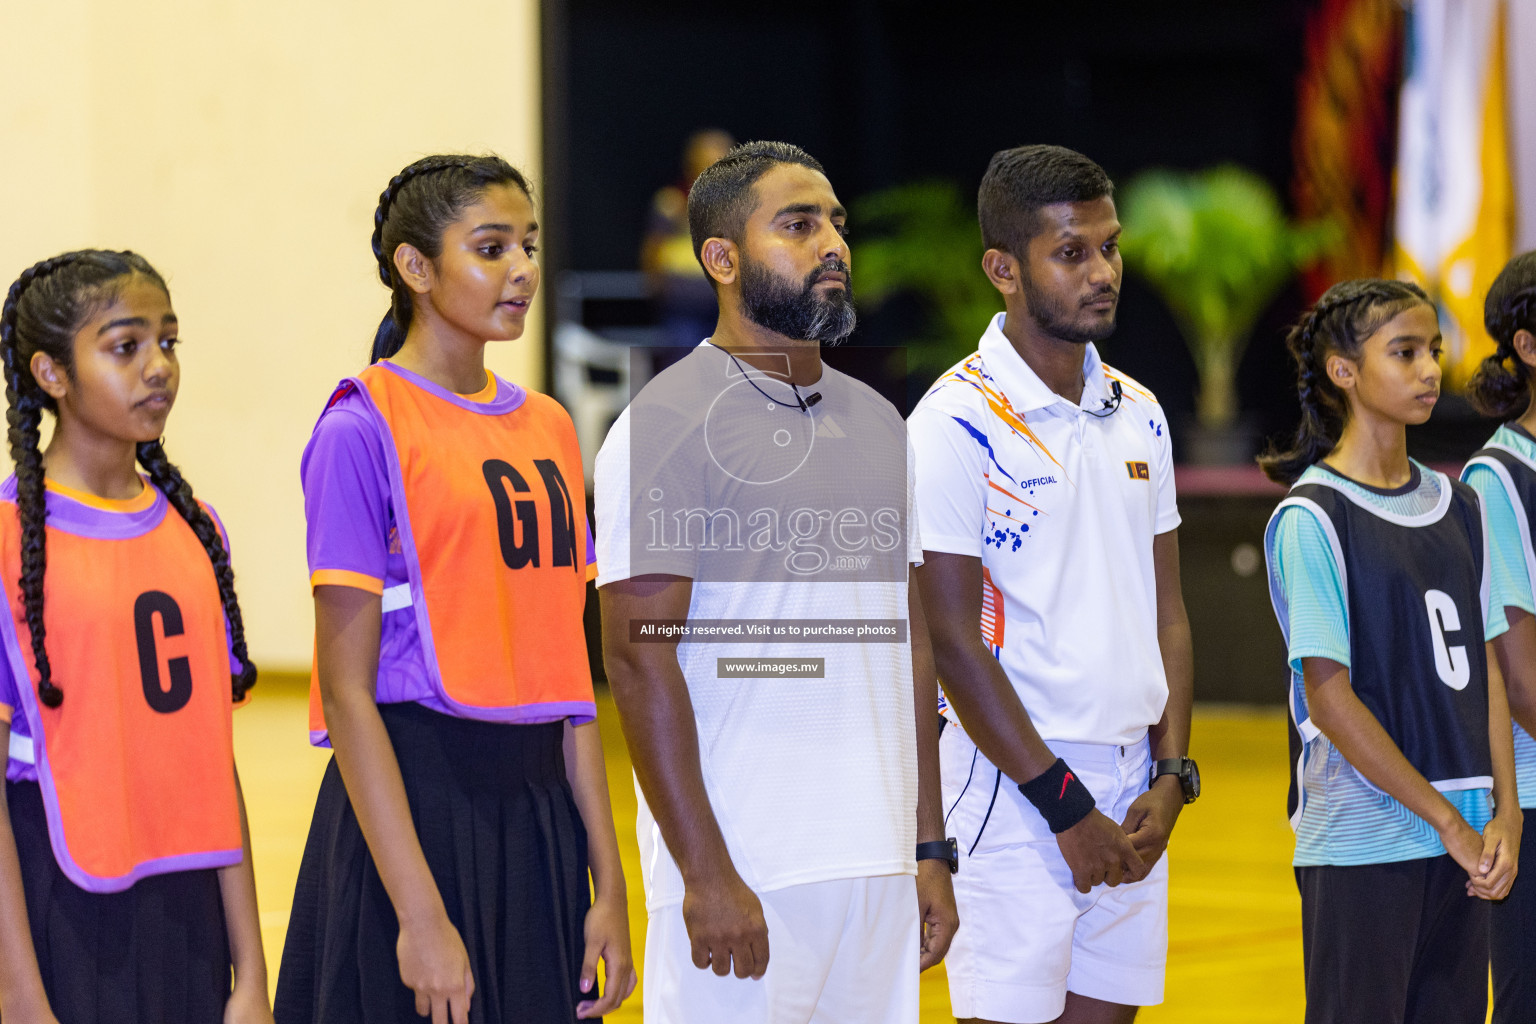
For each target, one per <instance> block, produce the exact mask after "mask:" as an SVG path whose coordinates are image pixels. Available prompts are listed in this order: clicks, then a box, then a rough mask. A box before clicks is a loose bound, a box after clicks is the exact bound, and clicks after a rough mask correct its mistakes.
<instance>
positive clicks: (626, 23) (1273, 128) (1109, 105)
mask: <svg viewBox="0 0 1536 1024" xmlns="http://www.w3.org/2000/svg"><path fill="white" fill-rule="evenodd" d="M1307 6H1308V5H1307V3H1306V0H1265V2H1262V3H1232V2H1231V0H1182V2H1177V3H1174V2H1161V0H1158V2H1148V0H1141V2H1132V0H1099V2H1094V3H1071V2H1050V3H1035V2H1015V3H990V4H985V5H983V4H975V3H969V2H959V3H936V2H929V3H909V2H875V0H862V2H853V3H838V2H825V0H823V2H805V0H781V2H778V3H774V4H772V5H761V6H748V5H741V4H705V3H698V2H693V0H645V2H641V3H634V2H632V0H631V2H625V0H549V8H550V11H551V16H552V20H555V21H557V22H559V23H561V24H563V32H562V33H557V36H563V38H557V39H555V40H554V45H555V46H556V47H557V48H560V49H563V53H562V52H556V53H551V54H549V55H548V57H549V59H550V70H551V75H550V78H551V80H550V82H549V85H550V86H551V87H553V88H558V87H559V86H560V84H562V83H563V85H564V95H563V97H562V98H561V102H563V105H564V109H563V125H559V124H552V125H551V126H550V127H551V129H553V131H554V132H555V133H557V134H558V135H559V137H558V138H551V139H549V140H548V142H549V144H550V145H551V146H552V148H553V149H554V151H555V152H556V153H557V154H558V160H559V162H561V163H563V165H564V168H565V173H564V175H563V179H564V180H563V181H562V182H560V183H559V185H556V184H555V183H554V182H551V183H550V184H551V186H553V188H552V189H551V190H550V191H551V192H552V194H551V195H550V196H549V198H550V199H553V200H555V202H556V208H555V209H550V210H548V211H547V213H548V214H549V215H550V221H551V227H554V228H556V229H557V230H560V231H561V233H562V234H563V235H564V236H565V237H564V244H561V245H559V246H558V247H557V248H558V249H559V250H560V252H559V256H560V263H561V264H563V265H564V266H566V267H570V268H575V269H581V270H607V269H624V268H633V267H635V266H636V259H637V252H638V249H639V245H640V238H641V234H642V231H643V228H644V221H645V212H646V209H647V207H648V205H649V201H650V197H651V194H652V193H653V192H654V191H655V190H656V189H657V188H659V187H660V186H662V185H664V184H667V183H670V182H672V181H674V180H675V179H676V178H677V176H678V168H677V164H678V156H679V150H680V148H681V144H682V142H683V140H684V139H685V138H686V137H687V136H688V134H689V133H690V132H692V131H693V130H695V129H697V128H701V127H709V126H718V127H721V128H725V129H726V130H728V131H730V132H731V133H733V134H734V135H735V136H736V137H737V138H738V139H750V138H777V139H785V140H788V141H791V142H795V143H798V144H799V145H801V146H803V147H805V148H806V149H807V150H809V151H810V152H811V153H812V154H814V155H815V156H816V157H817V158H818V159H820V160H821V161H822V162H823V163H824V164H825V165H826V167H827V170H828V173H829V176H830V177H831V179H832V182H833V185H834V187H836V189H837V190H838V193H839V195H840V196H841V197H842V198H843V199H844V201H845V202H847V201H849V200H853V199H856V198H857V197H858V196H860V195H862V194H864V193H867V192H870V191H872V190H875V189H878V188H882V187H885V186H888V185H894V184H900V183H903V182H908V181H914V180H921V179H929V178H946V179H950V180H953V181H955V182H958V183H959V184H960V186H961V187H962V189H963V190H964V191H965V192H966V193H967V194H968V195H971V196H974V194H975V189H976V185H977V184H978V183H979V181H980V179H981V174H982V171H983V170H984V169H985V167H986V162H987V159H988V158H989V157H990V156H991V155H992V153H993V152H994V151H996V150H998V149H1001V148H1004V147H1007V146H1012V145H1018V144H1021V143H1026V142H1053V143H1059V144H1061V145H1066V146H1071V147H1073V148H1075V149H1079V150H1081V151H1082V152H1084V153H1086V154H1088V155H1089V156H1091V157H1093V158H1094V159H1095V160H1097V161H1099V162H1100V163H1101V164H1103V165H1104V167H1105V168H1106V169H1107V170H1108V171H1109V172H1110V174H1111V175H1112V176H1113V177H1115V178H1116V180H1118V181H1125V180H1128V179H1129V178H1130V176H1131V175H1133V174H1135V173H1136V172H1137V171H1139V170H1142V169H1144V168H1147V167H1152V166H1166V167H1175V168H1183V169H1197V168H1202V167H1207V166H1210V165H1213V164H1217V163H1222V162H1229V161H1230V162H1235V163H1239V164H1242V165H1243V166H1246V167H1249V168H1251V169H1253V170H1255V171H1257V172H1258V173H1260V174H1262V175H1263V176H1264V177H1265V178H1267V179H1268V180H1269V181H1270V182H1271V183H1272V184H1273V185H1274V186H1275V188H1276V189H1277V190H1279V191H1280V193H1281V194H1282V195H1287V194H1288V192H1289V181H1290V176H1291V153H1290V146H1291V133H1292V128H1293V125H1294V119H1295V81H1296V75H1297V72H1298V70H1299V69H1300V66H1301V47H1302V28H1303V24H1304V21H1305V16H1306V10H1307ZM562 128H563V130H561V129H562ZM851 227H852V228H853V232H854V234H853V246H854V263H853V265H854V270H855V280H856V281H857V270H858V259H857V254H858V225H857V223H854V224H852V225H851ZM556 269H558V268H556ZM980 272H981V271H980V269H979V268H978V269H977V273H978V274H979V273H980ZM1300 301H1301V300H1300V296H1299V294H1297V293H1289V294H1286V295H1284V296H1283V297H1282V298H1281V299H1280V300H1279V301H1278V302H1277V303H1276V304H1275V309H1274V310H1272V312H1271V315H1270V316H1269V317H1268V318H1267V319H1266V321H1265V322H1264V323H1263V324H1261V325H1260V327H1259V330H1258V333H1257V335H1256V337H1255V339H1254V342H1253V344H1252V345H1251V346H1250V349H1249V351H1248V354H1247V357H1246V358H1245V360H1244V364H1243V367H1242V371H1241V374H1240V387H1241V391H1242V399H1243V405H1244V407H1245V408H1246V409H1248V410H1250V411H1252V412H1253V414H1254V415H1256V417H1257V418H1258V421H1259V423H1258V425H1259V426H1260V427H1261V429H1263V430H1265V431H1274V430H1281V429H1285V428H1287V427H1288V426H1289V425H1290V423H1291V417H1292V415H1293V409H1294V398H1293V397H1292V395H1293V394H1294V392H1293V390H1292V388H1293V385H1292V383H1291V371H1290V368H1289V366H1288V364H1287V361H1286V359H1285V357H1284V354H1283V352H1282V350H1281V346H1280V340H1279V331H1280V329H1281V327H1282V326H1283V324H1284V323H1285V321H1286V320H1287V319H1289V318H1290V317H1292V316H1293V315H1294V314H1295V312H1296V310H1297V307H1298V306H1299V304H1300ZM916 312H917V311H916V309H915V308H913V307H910V306H904V305H903V304H902V303H899V302H898V303H893V304H891V305H888V306H887V307H886V308H885V309H883V310H882V311H880V312H879V313H876V314H874V315H872V316H867V317H865V318H864V321H863V325H862V326H861V328H860V330H859V331H858V332H857V334H856V337H855V341H856V342H858V343H864V344H878V345H899V344H901V343H902V342H903V340H904V337H903V334H904V331H905V330H907V329H909V328H910V323H911V318H912V316H913V315H914V314H915V313H916ZM1120 322H1121V325H1122V326H1121V328H1120V330H1119V332H1118V333H1117V334H1116V336H1115V337H1113V338H1111V339H1110V340H1109V341H1108V342H1106V343H1105V344H1104V345H1103V346H1102V348H1103V350H1104V354H1105V356H1106V358H1107V359H1108V360H1109V361H1111V362H1112V363H1114V364H1116V365H1117V366H1119V367H1120V368H1122V369H1123V370H1125V371H1126V372H1127V373H1130V374H1131V375H1132V376H1134V377H1136V378H1138V379H1139V380H1141V381H1142V382H1143V383H1144V384H1146V385H1147V386H1149V387H1150V388H1152V389H1153V390H1154V391H1155V392H1157V394H1158V396H1159V397H1160V398H1161V399H1162V400H1163V402H1164V403H1165V404H1166V405H1167V406H1168V407H1169V409H1170V411H1171V412H1172V414H1173V418H1174V422H1175V424H1176V425H1177V424H1178V423H1180V422H1181V421H1182V420H1183V419H1184V418H1185V417H1187V416H1189V415H1192V410H1193V394H1194V376H1195V375H1194V365H1193V363H1192V361H1191V359H1190V357H1189V355H1188V353H1187V351H1186V349H1185V347H1184V345H1183V342H1182V341H1181V339H1180V337H1179V335H1178V332H1177V330H1176V328H1175V327H1174V324H1173V322H1172V320H1171V319H1170V317H1169V316H1168V314H1167V313H1166V311H1165V310H1164V309H1163V308H1162V307H1161V304H1160V303H1159V302H1158V300H1157V299H1156V297H1155V296H1154V295H1152V294H1151V292H1150V291H1149V290H1148V289H1147V287H1146V286H1145V285H1144V284H1143V283H1142V282H1140V281H1138V280H1137V279H1136V277H1135V268H1134V267H1133V266H1132V267H1128V268H1127V275H1126V282H1125V286H1124V291H1123V298H1122V303H1121V316H1120ZM983 326H985V325H982V324H979V325H977V334H978V335H979V334H980V331H981V328H982V327H983ZM1177 438H1178V431H1177V430H1175V441H1176V442H1177Z"/></svg>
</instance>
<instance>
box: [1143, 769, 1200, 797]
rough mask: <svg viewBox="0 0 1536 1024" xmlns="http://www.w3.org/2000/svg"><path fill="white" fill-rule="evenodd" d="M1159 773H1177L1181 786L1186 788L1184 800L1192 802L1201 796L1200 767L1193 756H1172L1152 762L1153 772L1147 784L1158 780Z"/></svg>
mask: <svg viewBox="0 0 1536 1024" xmlns="http://www.w3.org/2000/svg"><path fill="white" fill-rule="evenodd" d="M1159 775H1177V776H1178V777H1179V787H1180V788H1181V789H1183V790H1184V802H1185V803H1187V804H1192V803H1194V802H1195V800H1196V799H1197V798H1198V797H1199V796H1200V767H1199V766H1198V765H1196V764H1195V762H1194V759H1193V758H1189V757H1170V758H1166V759H1164V760H1162V761H1154V762H1152V772H1151V774H1150V775H1148V776H1147V785H1148V786H1150V785H1152V783H1154V782H1156V781H1157V777H1158V776H1159Z"/></svg>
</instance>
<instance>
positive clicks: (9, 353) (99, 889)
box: [0, 250, 272, 1024]
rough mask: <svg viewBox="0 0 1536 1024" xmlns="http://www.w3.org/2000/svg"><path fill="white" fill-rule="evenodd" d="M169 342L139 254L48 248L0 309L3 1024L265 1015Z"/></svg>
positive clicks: (215, 530)
mask: <svg viewBox="0 0 1536 1024" xmlns="http://www.w3.org/2000/svg"><path fill="white" fill-rule="evenodd" d="M177 341H178V337H177V323H176V315H175V313H174V312H173V311H172V308H171V300H170V294H169V292H168V291H167V289H166V286H165V281H164V280H163V279H162V278H161V277H160V275H159V274H158V273H156V271H155V269H154V268H153V267H152V266H150V264H149V263H148V262H147V261H146V260H145V259H144V258H143V257H142V256H138V255H135V254H134V253H131V252H108V251H99V250H87V251H81V252H71V253H66V254H64V255H62V256H56V257H54V258H52V259H48V260H44V261H42V262H41V263H38V264H36V265H34V266H33V267H31V268H29V269H28V270H27V271H25V272H24V273H23V274H22V275H21V277H20V278H18V279H17V281H16V282H15V283H14V284H13V285H11V288H10V292H9V293H8V295H7V296H6V299H5V306H4V310H3V312H0V355H3V357H4V368H5V389H6V399H7V401H8V404H9V412H8V414H7V418H8V421H9V424H10V451H11V458H12V459H13V460H14V462H15V464H16V473H15V475H14V476H12V477H11V478H10V479H8V480H6V481H5V482H4V483H3V484H0V578H3V587H4V593H5V599H6V602H7V604H8V608H7V612H8V614H6V615H3V616H0V748H3V749H6V750H7V751H8V753H9V757H8V760H7V762H6V784H5V789H4V798H3V799H0V1018H3V1019H4V1020H5V1022H6V1024H19V1022H23V1021H28V1022H31V1021H42V1022H47V1024H58V1022H62V1024H88V1022H94V1021H100V1022H103V1024H106V1022H112V1024H122V1022H130V1024H131V1022H143V1024H161V1022H165V1021H189V1022H205V1024H214V1022H219V1021H223V1022H226V1024H233V1022H236V1021H239V1022H261V1021H267V1022H270V1021H271V1020H272V1012H271V1009H270V1006H269V1004H268V1002H267V974H266V966H265V961H264V959H263V954H262V947H261V931H260V925H259V921H258V918H257V913H256V888H255V882H254V880H253V876H252V872H251V856H250V854H251V847H250V836H249V834H248V832H247V829H246V824H245V810H244V803H243V801H242V799H241V795H240V783H239V779H238V777H237V776H236V772H235V763H234V750H233V746H232V735H231V731H232V730H231V724H232V723H231V721H230V718H231V708H232V707H233V705H234V704H236V703H239V702H242V701H243V700H244V699H245V694H246V691H247V689H249V687H250V686H251V685H252V684H253V683H254V682H255V679H256V668H255V666H254V665H252V664H251V661H250V658H249V657H248V655H247V654H246V645H245V635H244V627H243V625H242V620H241V615H240V606H239V603H238V602H237V601H236V598H235V589H234V574H233V572H232V571H231V569H230V563H229V553H228V550H227V545H226V541H225V538H224V536H223V527H222V526H221V525H220V523H219V521H218V519H217V518H216V517H215V515H214V514H213V511H212V509H210V508H209V507H208V506H206V505H203V504H202V503H200V502H199V501H197V500H196V499H195V498H194V497H193V495H192V488H191V487H190V486H189V485H188V484H187V482H186V480H185V479H184V478H183V477H182V475H181V472H180V471H179V470H178V469H177V468H176V467H175V466H174V465H173V464H172V463H171V461H170V460H169V459H168V458H167V457H166V453H165V449H164V447H163V446H162V443H161V435H162V433H163V431H164V429H165V421H166V418H167V417H168V416H169V415H170V411H171V406H172V404H173V403H174V402H175V400H176V391H177V384H178V380H179V370H178V368H177V359H176V345H177ZM45 411H46V412H49V413H51V414H53V417H54V430H53V436H52V439H51V440H50V441H49V443H48V446H47V449H46V450H40V443H41V442H40V434H39V427H40V425H41V421H42V414H43V413H44V412H45ZM136 463H137V465H136ZM139 466H142V467H143V469H144V471H145V474H146V475H141V474H140V472H139V470H138V467H139ZM231 967H233V970H234V981H233V988H231V981H230V971H231Z"/></svg>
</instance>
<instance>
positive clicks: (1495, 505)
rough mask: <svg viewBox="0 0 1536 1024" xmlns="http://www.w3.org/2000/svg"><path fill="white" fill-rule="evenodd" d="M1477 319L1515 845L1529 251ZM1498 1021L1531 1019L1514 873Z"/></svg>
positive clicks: (1511, 266) (1533, 323) (1498, 976)
mask: <svg viewBox="0 0 1536 1024" xmlns="http://www.w3.org/2000/svg"><path fill="white" fill-rule="evenodd" d="M1483 323H1484V325H1485V326H1486V327H1487V328H1488V333H1489V335H1490V336H1492V338H1493V340H1494V341H1495V342H1496V343H1497V345H1498V348H1497V350H1496V351H1495V352H1494V354H1493V355H1491V356H1489V357H1488V358H1487V359H1485V360H1483V364H1482V366H1480V367H1479V368H1478V370H1477V373H1475V374H1474V375H1473V377H1472V381H1471V383H1470V384H1469V386H1468V394H1469V396H1470V397H1471V399H1472V404H1473V405H1475V406H1477V408H1478V410H1479V411H1480V412H1482V413H1483V414H1484V415H1487V416H1495V417H1498V418H1499V419H1500V420H1503V421H1504V423H1503V424H1502V425H1501V426H1500V427H1499V429H1498V430H1495V431H1494V432H1493V436H1492V437H1491V438H1489V439H1488V443H1487V444H1486V445H1485V446H1484V447H1483V449H1482V450H1481V451H1479V452H1478V453H1477V454H1475V455H1473V456H1472V458H1471V460H1470V461H1468V463H1467V466H1466V468H1465V469H1464V470H1462V473H1461V478H1462V479H1463V480H1465V481H1466V482H1467V483H1468V484H1470V485H1471V486H1472V487H1473V489H1474V490H1476V491H1477V492H1478V494H1479V495H1481V497H1482V500H1483V508H1484V509H1485V510H1486V512H1487V519H1488V548H1489V561H1490V564H1491V566H1492V582H1491V585H1490V589H1491V591H1492V596H1491V598H1490V600H1489V604H1490V606H1491V608H1492V613H1491V614H1490V616H1489V618H1490V620H1498V623H1499V625H1500V626H1501V628H1500V629H1498V630H1492V629H1490V634H1491V635H1493V636H1494V637H1495V639H1494V641H1493V650H1494V654H1495V655H1497V657H1498V663H1499V669H1500V671H1501V672H1502V673H1503V675H1504V680H1505V684H1506V686H1507V688H1508V691H1509V710H1510V714H1511V717H1513V718H1514V720H1515V729H1514V746H1515V778H1516V781H1517V782H1518V785H1519V790H1520V806H1521V808H1522V809H1523V816H1524V821H1525V828H1524V830H1523V831H1522V832H1521V853H1522V854H1523V855H1525V856H1532V853H1531V851H1532V848H1533V844H1536V824H1533V816H1536V741H1533V740H1532V739H1531V737H1532V735H1533V734H1536V617H1533V613H1536V597H1533V596H1532V592H1531V588H1532V581H1533V580H1536V535H1533V534H1532V532H1531V525H1532V523H1536V403H1533V402H1532V401H1531V397H1532V386H1533V380H1536V374H1533V369H1536V333H1533V332H1536V252H1528V253H1524V254H1523V255H1520V256H1516V257H1515V258H1514V259H1512V260H1510V261H1509V263H1508V264H1507V265H1505V267H1504V269H1503V270H1502V271H1500V272H1499V276H1498V277H1497V278H1495V279H1494V282H1493V287H1492V288H1490V289H1489V290H1488V297H1487V299H1486V300H1485V301H1484V303H1483ZM1489 924H1490V930H1489V935H1488V940H1489V947H1490V950H1489V951H1490V955H1491V959H1492V966H1493V1020H1494V1022H1495V1024H1514V1022H1516V1021H1529V1020H1536V882H1531V881H1530V880H1527V881H1524V882H1521V881H1518V880H1517V881H1516V882H1515V885H1514V887H1513V888H1512V889H1511V890H1510V894H1509V898H1508V899H1505V900H1504V901H1503V902H1501V903H1497V904H1495V905H1494V906H1493V907H1492V908H1490V911H1489Z"/></svg>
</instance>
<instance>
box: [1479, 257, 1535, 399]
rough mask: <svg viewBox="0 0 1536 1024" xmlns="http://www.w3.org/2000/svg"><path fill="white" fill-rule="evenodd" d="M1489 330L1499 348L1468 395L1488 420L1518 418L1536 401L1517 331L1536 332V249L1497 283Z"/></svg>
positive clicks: (1488, 309) (1487, 314) (1486, 318)
mask: <svg viewBox="0 0 1536 1024" xmlns="http://www.w3.org/2000/svg"><path fill="white" fill-rule="evenodd" d="M1483 326H1484V327H1486V328H1488V336H1489V337H1491V338H1492V339H1493V340H1494V342H1495V344H1497V345H1498V348H1497V349H1496V350H1495V351H1494V353H1493V355H1491V356H1489V357H1488V358H1487V359H1484V360H1483V361H1482V364H1481V365H1480V366H1478V368H1477V372H1476V373H1474V374H1472V379H1471V380H1470V381H1468V382H1467V397H1468V398H1470V399H1471V400H1472V404H1473V405H1474V406H1476V407H1477V411H1478V412H1480V413H1482V414H1483V415H1484V416H1496V417H1498V418H1499V419H1501V420H1508V419H1514V418H1515V417H1516V416H1518V415H1520V414H1521V413H1523V412H1524V411H1525V410H1526V407H1527V406H1529V405H1530V403H1531V380H1532V378H1531V368H1530V367H1529V366H1526V365H1525V363H1523V362H1521V360H1520V357H1519V355H1517V354H1516V353H1515V333H1516V332H1517V331H1522V330H1524V331H1532V332H1536V251H1533V252H1526V253H1521V254H1520V255H1519V256H1516V257H1515V258H1514V259H1512V260H1510V261H1509V262H1508V263H1506V264H1504V269H1503V270H1501V271H1499V276H1498V277H1496V278H1494V279H1493V287H1491V288H1489V289H1488V298H1487V299H1485V300H1484V301H1483ZM1506 363H1507V364H1508V366H1506V365H1505V364H1506Z"/></svg>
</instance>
